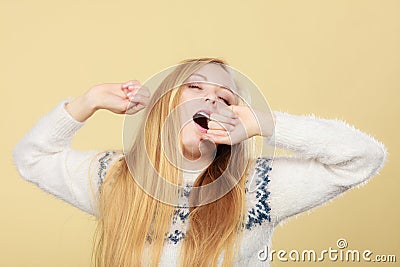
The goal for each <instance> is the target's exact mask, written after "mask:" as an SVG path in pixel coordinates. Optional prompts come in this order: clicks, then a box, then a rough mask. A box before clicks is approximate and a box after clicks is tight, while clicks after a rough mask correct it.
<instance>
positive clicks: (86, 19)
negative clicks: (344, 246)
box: [0, 0, 400, 267]
mask: <svg viewBox="0 0 400 267" xmlns="http://www.w3.org/2000/svg"><path fill="white" fill-rule="evenodd" d="M399 14H400V2H399V1H388V0H384V1H366V0H359V1H355V0H352V1H348V0H337V1H318V0H315V1H308V0H307V1H265V0H263V1H261V0H251V1H232V0H230V1H209V0H203V1H175V0H169V1H43V0H37V1H4V0H2V1H0V38H1V39H0V53H1V54H0V55H1V60H0V73H1V78H0V87H1V107H0V109H1V114H2V116H1V126H2V127H1V128H2V131H1V132H2V134H1V139H0V144H1V154H0V156H1V166H2V167H1V174H2V175H1V186H0V196H1V201H0V210H1V219H0V229H1V230H0V266H42V267H45V266H60V267H61V266H89V265H90V256H91V250H92V237H93V232H94V227H95V221H94V218H93V217H91V216H90V215H88V214H85V213H84V212H82V211H80V210H78V209H77V208H74V207H72V206H70V205H69V204H67V203H65V202H63V201H61V200H59V199H56V198H55V197H53V196H51V195H49V194H47V193H45V192H43V191H41V190H40V189H39V188H37V187H35V186H34V185H32V184H30V183H28V182H26V181H24V180H23V179H21V178H20V176H19V175H18V173H17V171H16V168H15V166H14V165H13V162H12V154H11V152H12V148H13V147H14V145H15V144H16V143H17V142H18V141H19V140H20V139H21V138H22V137H23V135H24V134H25V133H26V132H27V131H28V130H29V129H30V128H31V127H32V126H33V125H34V124H35V123H36V122H37V120H38V119H39V118H40V117H42V116H43V115H45V114H46V113H47V112H49V111H50V110H51V109H52V108H54V107H55V105H56V104H57V103H59V101H61V100H62V99H64V98H67V97H70V96H71V97H77V96H79V95H81V94H83V93H84V92H85V91H86V90H88V89H89V88H90V87H92V86H94V85H96V84H100V83H105V82H124V81H127V80H129V79H138V80H140V81H145V80H146V79H148V78H149V77H150V76H152V75H153V74H155V73H157V72H159V71H160V70H162V69H164V68H167V67H169V66H172V65H174V64H177V63H178V62H179V61H181V60H183V59H186V58H194V57H205V56H210V57H220V58H223V59H225V60H226V61H227V62H228V63H229V64H230V65H232V66H233V67H234V68H236V69H238V70H240V71H241V72H242V73H244V74H246V75H247V76H248V77H249V78H251V79H252V80H253V81H254V82H255V83H256V84H257V85H258V86H259V88H260V89H261V90H262V91H263V93H264V94H265V96H266V98H267V100H268V103H269V104H270V106H271V108H272V109H273V110H280V111H286V112H289V113H293V114H298V115H301V114H311V113H314V114H315V115H317V116H319V117H324V118H339V119H342V120H345V121H346V122H348V123H349V124H352V125H355V126H356V127H357V128H358V129H360V130H362V131H364V132H366V133H368V134H370V135H372V136H374V137H375V138H377V139H378V140H379V141H382V142H383V143H384V144H385V145H386V146H387V148H388V152H389V157H388V163H387V164H386V165H385V167H384V169H383V170H382V171H381V172H380V174H379V175H377V176H375V177H374V178H373V179H372V180H371V181H370V182H369V183H368V184H367V185H366V186H364V187H362V188H359V189H355V190H352V191H351V192H348V193H347V194H345V195H344V196H343V197H340V198H338V199H336V200H335V201H333V202H331V203H329V204H328V205H326V206H324V207H320V208H318V209H316V210H314V211H313V212H311V213H310V214H308V215H307V214H302V215H300V216H299V217H297V218H293V219H291V220H290V221H288V223H286V224H284V225H283V226H282V227H278V228H277V229H276V231H275V234H274V236H273V247H272V248H273V249H275V250H279V249H284V250H286V251H290V250H293V249H296V250H300V251H301V250H303V249H314V250H316V251H322V250H324V249H329V247H332V248H336V241H337V240H338V239H339V238H345V239H346V240H347V242H348V248H349V249H358V250H361V251H362V250H365V249H369V250H371V251H373V253H374V254H395V255H397V261H400V229H399V225H400V215H399V206H398V204H399V194H398V192H399V186H400V182H399V170H398V160H399V157H400V155H399V153H398V150H399V148H400V147H399V139H398V134H399V129H400V128H399V114H400V112H399V111H400V109H399V105H398V101H399V97H400V93H399V92H400V91H399V90H400V75H399V74H400V49H399V48H400V16H399ZM122 124H123V116H120V115H116V114H111V113H110V112H106V111H99V112H98V113H96V114H95V115H94V116H93V117H92V118H90V119H89V120H88V121H87V124H86V125H85V126H84V127H83V128H82V129H80V130H79V132H78V134H77V135H76V136H75V138H74V140H73V144H72V145H73V147H74V148H76V149H79V150H90V149H103V148H104V149H106V148H110V147H114V148H121V147H122V143H121V140H122ZM365 264H366V263H365V262H361V263H343V262H330V261H328V260H326V261H324V262H318V263H310V262H305V263H304V262H303V263H301V262H300V263H294V262H287V263H285V262H279V261H273V262H272V266H275V267H278V266H365ZM397 264H398V263H397ZM395 265H396V264H393V263H392V264H390V263H386V264H373V266H395Z"/></svg>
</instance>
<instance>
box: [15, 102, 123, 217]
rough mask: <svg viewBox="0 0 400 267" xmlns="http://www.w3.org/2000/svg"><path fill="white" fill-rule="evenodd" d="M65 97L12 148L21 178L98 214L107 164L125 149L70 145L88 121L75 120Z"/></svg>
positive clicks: (93, 213)
mask: <svg viewBox="0 0 400 267" xmlns="http://www.w3.org/2000/svg"><path fill="white" fill-rule="evenodd" d="M69 101H71V98H68V99H64V100H63V101H61V102H60V103H59V104H57V106H56V107H55V108H54V109H53V110H51V111H50V112H49V113H48V114H46V115H45V116H43V117H42V118H41V119H40V120H39V121H38V122H37V123H36V124H35V125H34V126H33V127H32V128H31V129H30V130H29V131H28V132H27V133H26V134H25V136H24V137H23V138H22V140H20V141H19V142H18V143H17V144H16V145H15V147H14V149H13V160H14V164H15V166H16V168H17V170H18V172H19V174H20V176H21V177H22V178H24V179H25V180H27V181H29V182H31V183H33V184H35V185H36V186H38V187H39V188H41V189H43V190H44V191H46V192H48V193H50V194H52V195H54V196H56V197H57V198H59V199H62V200H64V201H66V202H68V203H70V204H72V205H73V206H75V207H77V208H79V209H81V210H83V211H85V212H87V213H89V214H92V215H97V214H98V212H97V209H96V206H95V204H96V202H95V200H96V198H97V197H98V194H99V191H100V187H101V184H102V181H103V179H104V177H105V175H106V172H107V170H108V167H109V166H111V164H112V163H113V162H114V161H116V160H117V159H119V160H121V159H122V157H121V156H122V155H123V154H122V152H119V151H116V150H108V151H101V150H90V151H78V150H74V149H72V148H71V142H72V139H73V137H74V135H75V133H76V132H77V131H78V130H79V129H80V128H81V127H82V126H83V125H85V123H86V122H79V121H77V120H75V119H74V118H73V117H72V116H71V115H70V114H69V113H68V112H67V110H66V109H65V104H66V103H68V102H69Z"/></svg>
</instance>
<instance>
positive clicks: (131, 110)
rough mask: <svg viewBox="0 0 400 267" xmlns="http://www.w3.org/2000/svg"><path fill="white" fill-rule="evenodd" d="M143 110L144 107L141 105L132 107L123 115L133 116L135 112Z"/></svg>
mask: <svg viewBox="0 0 400 267" xmlns="http://www.w3.org/2000/svg"><path fill="white" fill-rule="evenodd" d="M128 107H129V106H128ZM144 108H145V106H144V105H142V104H136V105H132V106H131V107H129V108H127V109H126V111H125V114H129V115H131V114H135V113H136V112H138V111H140V110H142V109H144Z"/></svg>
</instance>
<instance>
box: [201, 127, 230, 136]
mask: <svg viewBox="0 0 400 267" xmlns="http://www.w3.org/2000/svg"><path fill="white" fill-rule="evenodd" d="M207 135H210V136H225V137H226V136H230V133H229V132H228V131H225V130H214V129H208V130H207Z"/></svg>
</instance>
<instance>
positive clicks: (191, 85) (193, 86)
mask: <svg viewBox="0 0 400 267" xmlns="http://www.w3.org/2000/svg"><path fill="white" fill-rule="evenodd" d="M188 87H189V88H196V89H199V90H202V88H201V87H200V86H198V85H196V84H189V85H188Z"/></svg>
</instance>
